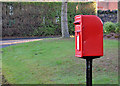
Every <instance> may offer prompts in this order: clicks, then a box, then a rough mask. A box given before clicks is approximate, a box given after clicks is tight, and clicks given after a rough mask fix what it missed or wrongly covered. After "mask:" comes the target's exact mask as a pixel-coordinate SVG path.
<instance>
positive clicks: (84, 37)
mask: <svg viewBox="0 0 120 86" xmlns="http://www.w3.org/2000/svg"><path fill="white" fill-rule="evenodd" d="M74 25H75V56H76V57H86V56H103V23H102V21H101V20H100V18H99V17H97V16H95V15H77V16H75V22H74Z"/></svg>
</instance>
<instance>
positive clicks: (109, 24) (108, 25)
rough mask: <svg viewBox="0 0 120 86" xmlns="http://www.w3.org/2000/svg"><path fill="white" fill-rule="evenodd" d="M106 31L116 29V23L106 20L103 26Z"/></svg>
mask: <svg viewBox="0 0 120 86" xmlns="http://www.w3.org/2000/svg"><path fill="white" fill-rule="evenodd" d="M103 30H104V33H111V32H115V31H116V24H114V23H112V22H106V23H105V24H104V27H103Z"/></svg>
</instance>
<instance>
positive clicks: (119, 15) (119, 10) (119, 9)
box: [118, 1, 120, 22]
mask: <svg viewBox="0 0 120 86" xmlns="http://www.w3.org/2000/svg"><path fill="white" fill-rule="evenodd" d="M118 22H120V1H118Z"/></svg>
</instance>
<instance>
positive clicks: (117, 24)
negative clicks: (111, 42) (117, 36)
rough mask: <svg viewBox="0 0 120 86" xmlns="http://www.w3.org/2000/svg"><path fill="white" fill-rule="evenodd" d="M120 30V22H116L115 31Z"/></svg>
mask: <svg viewBox="0 0 120 86" xmlns="http://www.w3.org/2000/svg"><path fill="white" fill-rule="evenodd" d="M119 32H120V22H119V23H116V29H115V33H119Z"/></svg>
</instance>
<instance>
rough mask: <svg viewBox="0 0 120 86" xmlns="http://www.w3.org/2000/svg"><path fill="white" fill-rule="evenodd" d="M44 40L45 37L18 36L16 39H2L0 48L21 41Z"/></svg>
mask: <svg viewBox="0 0 120 86" xmlns="http://www.w3.org/2000/svg"><path fill="white" fill-rule="evenodd" d="M39 40H43V38H16V39H2V40H0V48H4V47H8V46H11V45H16V44H19V43H25V42H32V41H39Z"/></svg>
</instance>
